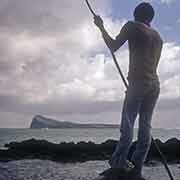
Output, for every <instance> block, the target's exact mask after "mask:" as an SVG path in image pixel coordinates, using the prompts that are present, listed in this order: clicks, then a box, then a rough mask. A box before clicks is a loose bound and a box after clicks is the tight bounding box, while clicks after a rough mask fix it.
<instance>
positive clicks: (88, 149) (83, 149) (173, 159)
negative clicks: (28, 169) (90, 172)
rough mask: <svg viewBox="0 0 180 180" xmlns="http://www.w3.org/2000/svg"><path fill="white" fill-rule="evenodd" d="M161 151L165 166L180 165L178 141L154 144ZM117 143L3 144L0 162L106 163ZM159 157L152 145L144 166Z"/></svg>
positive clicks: (45, 142) (108, 141) (131, 151)
mask: <svg viewBox="0 0 180 180" xmlns="http://www.w3.org/2000/svg"><path fill="white" fill-rule="evenodd" d="M155 141H156V143H157V144H158V146H159V148H160V150H161V151H162V153H163V154H164V155H165V157H166V159H167V161H168V163H179V162H180V140H178V139H176V138H172V139H169V140H167V141H166V142H164V143H163V142H161V141H160V140H159V139H156V140H155ZM116 144H117V141H116V140H111V139H109V140H107V141H105V142H102V143H100V144H96V143H94V142H91V141H89V142H83V141H81V142H78V143H74V142H68V143H66V142H62V143H59V144H56V143H51V142H48V141H47V140H36V139H29V140H25V141H22V142H11V143H8V144H5V148H7V149H4V150H2V149H1V150H0V161H1V162H8V161H14V160H23V159H40V160H52V161H56V162H61V163H68V162H86V161H91V160H95V161H97V160H108V159H109V158H110V156H111V154H112V153H113V151H114V149H115V147H116ZM135 146H136V141H134V142H133V144H132V146H131V148H130V151H129V155H128V158H129V159H130V158H131V156H132V153H133V152H134V150H135ZM160 160H161V159H160V157H159V154H158V152H157V150H156V148H155V147H154V145H153V143H152V144H151V148H150V151H149V153H148V156H147V159H146V163H147V164H148V163H151V161H160Z"/></svg>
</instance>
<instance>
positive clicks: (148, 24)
mask: <svg viewBox="0 0 180 180" xmlns="http://www.w3.org/2000/svg"><path fill="white" fill-rule="evenodd" d="M135 22H139V23H143V24H145V25H147V26H149V27H151V24H150V23H148V22H145V21H138V20H135Z"/></svg>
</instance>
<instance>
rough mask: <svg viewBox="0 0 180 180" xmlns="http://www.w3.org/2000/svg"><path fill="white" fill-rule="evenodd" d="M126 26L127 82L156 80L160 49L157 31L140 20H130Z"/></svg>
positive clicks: (160, 43)
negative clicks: (128, 59)
mask: <svg viewBox="0 0 180 180" xmlns="http://www.w3.org/2000/svg"><path fill="white" fill-rule="evenodd" d="M127 26H128V36H129V37H128V43H129V50H130V62H129V73H128V80H129V82H132V81H144V82H148V81H149V80H158V76H157V73H156V71H157V66H158V63H159V59H160V55H161V50H162V39H161V37H160V35H159V33H158V32H156V31H155V30H154V29H152V28H151V27H149V26H147V25H146V24H144V23H140V22H131V21H130V22H128V23H127Z"/></svg>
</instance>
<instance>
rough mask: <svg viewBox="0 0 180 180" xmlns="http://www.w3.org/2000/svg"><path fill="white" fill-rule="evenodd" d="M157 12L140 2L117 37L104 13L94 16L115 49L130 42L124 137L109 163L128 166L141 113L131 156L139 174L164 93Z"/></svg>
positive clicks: (123, 118)
mask: <svg viewBox="0 0 180 180" xmlns="http://www.w3.org/2000/svg"><path fill="white" fill-rule="evenodd" d="M154 14H155V13H154V9H153V7H152V6H151V5H150V4H149V3H145V2H143V3H141V4H139V5H138V6H137V7H136V8H135V11H134V21H129V22H127V23H126V24H125V25H124V26H123V27H122V29H121V31H120V33H119V35H118V36H117V37H116V39H115V40H114V39H112V38H111V37H110V36H109V34H108V33H107V31H106V30H105V28H104V24H103V20H102V19H101V18H100V16H96V17H94V23H95V24H96V25H97V27H99V29H100V30H101V32H102V36H103V38H104V40H105V42H106V44H107V46H108V47H109V48H110V49H111V51H113V52H115V51H116V50H118V49H119V48H120V47H121V46H122V45H123V44H124V43H125V42H126V41H128V45H129V54H130V55H129V73H128V82H129V87H128V89H127V91H126V97H125V100H124V104H123V111H122V119H121V127H120V131H121V137H120V140H119V142H118V144H117V146H116V149H115V151H114V153H113V155H112V157H111V159H110V160H109V164H110V166H111V167H112V168H120V169H126V168H127V155H128V152H129V148H130V145H131V143H132V139H133V128H134V122H135V119H136V117H137V115H138V114H139V129H138V141H137V145H136V150H135V152H134V153H133V155H132V158H131V162H132V163H133V165H134V168H133V171H134V172H136V174H137V175H139V176H141V173H142V167H143V163H144V161H145V158H146V156H147V153H148V151H149V148H150V145H151V119H152V114H153V109H154V107H155V104H156V101H157V99H158V96H159V92H160V84H159V79H158V75H157V72H156V71H157V66H158V63H159V59H160V56H161V50H162V44H163V42H162V39H161V37H160V35H159V33H158V32H157V31H155V30H154V29H153V28H152V27H151V25H150V23H151V21H152V19H153V17H154Z"/></svg>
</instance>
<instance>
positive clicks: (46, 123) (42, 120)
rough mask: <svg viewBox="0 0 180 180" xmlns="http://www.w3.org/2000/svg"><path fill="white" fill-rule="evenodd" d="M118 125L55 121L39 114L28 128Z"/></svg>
mask: <svg viewBox="0 0 180 180" xmlns="http://www.w3.org/2000/svg"><path fill="white" fill-rule="evenodd" d="M118 127H119V126H118V125H114V124H79V123H72V122H68V121H57V120H54V119H50V118H46V117H43V116H41V115H37V116H35V117H34V118H33V120H32V122H31V125H30V128H31V129H43V128H44V129H49V128H52V129H57V128H59V129H61V128H118Z"/></svg>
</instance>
